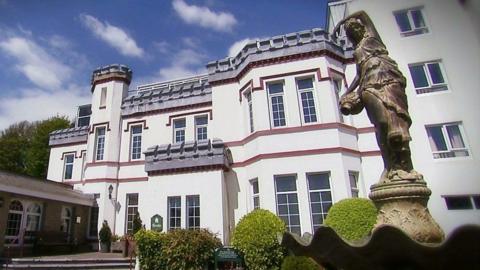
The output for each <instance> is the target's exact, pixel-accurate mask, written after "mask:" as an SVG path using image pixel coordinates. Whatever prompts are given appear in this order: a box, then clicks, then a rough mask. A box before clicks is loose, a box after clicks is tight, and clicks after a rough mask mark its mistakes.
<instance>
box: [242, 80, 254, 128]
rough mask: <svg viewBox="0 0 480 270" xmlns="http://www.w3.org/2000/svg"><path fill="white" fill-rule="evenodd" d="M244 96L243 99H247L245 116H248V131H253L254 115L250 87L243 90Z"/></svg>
mask: <svg viewBox="0 0 480 270" xmlns="http://www.w3.org/2000/svg"><path fill="white" fill-rule="evenodd" d="M243 95H244V97H245V100H246V101H247V117H248V124H249V127H248V128H249V130H250V133H253V132H255V125H254V122H253V119H254V117H253V116H254V115H253V92H252V90H251V89H248V90H247V91H245V93H244V94H243Z"/></svg>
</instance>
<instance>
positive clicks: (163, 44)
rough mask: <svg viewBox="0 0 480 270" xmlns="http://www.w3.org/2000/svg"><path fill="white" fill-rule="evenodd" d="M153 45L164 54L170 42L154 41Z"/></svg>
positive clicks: (168, 48)
mask: <svg viewBox="0 0 480 270" xmlns="http://www.w3.org/2000/svg"><path fill="white" fill-rule="evenodd" d="M153 47H154V48H155V49H156V50H157V51H158V52H160V53H162V54H166V53H168V52H169V51H170V44H169V43H168V42H166V41H155V42H153Z"/></svg>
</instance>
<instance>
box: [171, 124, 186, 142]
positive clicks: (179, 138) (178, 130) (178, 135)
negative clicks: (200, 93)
mask: <svg viewBox="0 0 480 270" xmlns="http://www.w3.org/2000/svg"><path fill="white" fill-rule="evenodd" d="M185 126H186V123H185V118H183V119H177V120H174V121H173V142H174V143H180V142H184V141H185Z"/></svg>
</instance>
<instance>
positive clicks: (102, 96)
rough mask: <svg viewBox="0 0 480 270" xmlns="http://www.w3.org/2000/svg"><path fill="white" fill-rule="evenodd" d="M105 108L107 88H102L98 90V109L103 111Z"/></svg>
mask: <svg viewBox="0 0 480 270" xmlns="http://www.w3.org/2000/svg"><path fill="white" fill-rule="evenodd" d="M106 107H107V87H102V89H101V90H100V107H99V109H104V108H106Z"/></svg>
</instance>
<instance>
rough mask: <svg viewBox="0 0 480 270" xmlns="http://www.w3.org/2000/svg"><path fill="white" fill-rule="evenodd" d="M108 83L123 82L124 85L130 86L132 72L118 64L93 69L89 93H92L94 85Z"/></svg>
mask: <svg viewBox="0 0 480 270" xmlns="http://www.w3.org/2000/svg"><path fill="white" fill-rule="evenodd" d="M108 81H123V82H125V83H126V84H130V82H131V81H132V70H131V69H130V68H129V67H127V66H125V65H119V64H113V65H108V66H104V67H99V68H97V69H95V70H94V71H93V74H92V80H91V84H92V88H91V91H92V92H93V90H94V89H95V85H96V84H100V83H105V82H108Z"/></svg>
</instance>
